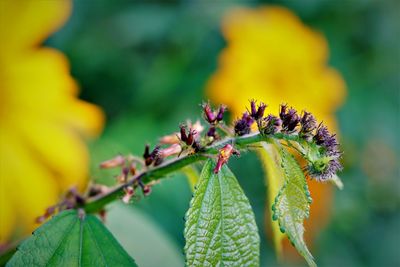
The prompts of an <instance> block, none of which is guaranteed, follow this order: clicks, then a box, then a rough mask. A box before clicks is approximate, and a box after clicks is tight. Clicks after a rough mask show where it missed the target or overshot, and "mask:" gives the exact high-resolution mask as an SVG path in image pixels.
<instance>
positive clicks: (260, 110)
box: [253, 102, 267, 120]
mask: <svg viewBox="0 0 400 267" xmlns="http://www.w3.org/2000/svg"><path fill="white" fill-rule="evenodd" d="M266 108H267V105H265V104H264V103H262V102H261V103H260V105H259V106H258V109H257V113H256V116H255V117H253V118H254V119H255V120H259V119H262V117H264V111H265V109H266Z"/></svg>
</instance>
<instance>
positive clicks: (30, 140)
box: [0, 0, 103, 244]
mask: <svg viewBox="0 0 400 267" xmlns="http://www.w3.org/2000/svg"><path fill="white" fill-rule="evenodd" d="M70 11H71V2H70V1H66V0H63V1H35V0H30V1H17V0H2V1H1V2H0V36H2V38H3V39H2V41H1V42H0V129H1V130H0V244H1V243H5V242H8V241H10V239H13V238H17V237H21V236H23V235H25V234H27V233H29V232H30V231H32V230H33V228H34V227H36V226H37V225H35V224H34V220H35V218H36V217H37V216H39V215H41V214H43V212H44V210H45V209H46V208H47V207H48V206H49V205H51V204H54V203H56V202H57V201H58V198H59V196H60V193H62V192H64V191H66V190H67V189H68V188H70V187H71V186H74V185H75V186H78V188H80V189H82V188H83V187H84V185H85V183H86V180H87V175H88V160H89V159H88V152H87V148H86V145H85V143H84V142H83V140H82V136H81V135H86V136H94V135H96V134H98V133H99V132H100V131H101V129H102V125H103V114H102V112H101V110H99V109H98V108H97V107H96V106H94V105H91V104H88V103H86V102H83V101H80V100H78V99H77V94H78V88H77V85H76V83H75V81H74V80H73V79H72V77H71V76H70V74H69V66H68V62H67V59H66V58H65V57H64V56H63V55H62V54H61V53H60V52H58V51H56V50H54V49H51V48H45V47H41V46H40V45H41V42H43V41H44V40H45V39H46V38H47V37H48V36H49V34H51V33H52V32H54V31H55V30H56V29H58V28H59V27H60V26H61V25H62V24H63V23H64V22H65V21H66V19H67V18H68V16H69V13H70Z"/></svg>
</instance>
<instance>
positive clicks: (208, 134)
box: [207, 126, 217, 138]
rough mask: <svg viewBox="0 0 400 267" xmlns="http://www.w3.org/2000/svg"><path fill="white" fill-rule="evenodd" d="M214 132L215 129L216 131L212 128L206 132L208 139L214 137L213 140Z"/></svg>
mask: <svg viewBox="0 0 400 267" xmlns="http://www.w3.org/2000/svg"><path fill="white" fill-rule="evenodd" d="M216 132H217V129H216V128H215V127H214V126H212V127H210V129H209V130H208V132H207V136H210V137H214V138H215V135H216Z"/></svg>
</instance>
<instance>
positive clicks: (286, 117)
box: [279, 104, 300, 133]
mask: <svg viewBox="0 0 400 267" xmlns="http://www.w3.org/2000/svg"><path fill="white" fill-rule="evenodd" d="M279 117H280V118H281V120H282V131H283V132H287V133H291V132H293V131H294V130H295V129H296V126H297V125H298V124H299V122H300V117H299V115H298V114H297V111H296V110H295V109H293V108H290V109H289V110H287V105H286V104H285V105H281V110H280V112H279Z"/></svg>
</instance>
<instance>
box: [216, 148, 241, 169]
mask: <svg viewBox="0 0 400 267" xmlns="http://www.w3.org/2000/svg"><path fill="white" fill-rule="evenodd" d="M232 155H240V153H239V151H238V150H236V149H234V148H233V146H232V145H230V144H226V145H225V146H224V147H223V148H221V149H220V150H219V154H218V161H217V165H216V166H215V168H214V173H218V172H219V171H220V170H221V168H222V165H224V164H225V163H227V162H228V160H229V158H230V157H231V156H232Z"/></svg>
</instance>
